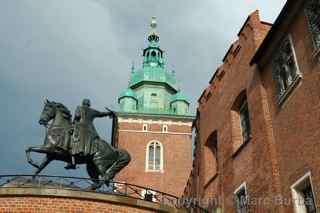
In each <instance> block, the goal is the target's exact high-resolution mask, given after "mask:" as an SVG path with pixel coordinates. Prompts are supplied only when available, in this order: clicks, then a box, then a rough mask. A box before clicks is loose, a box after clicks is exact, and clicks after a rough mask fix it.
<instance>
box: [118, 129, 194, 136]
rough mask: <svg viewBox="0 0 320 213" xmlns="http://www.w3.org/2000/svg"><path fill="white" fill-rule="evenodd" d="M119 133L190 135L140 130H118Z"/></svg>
mask: <svg viewBox="0 0 320 213" xmlns="http://www.w3.org/2000/svg"><path fill="white" fill-rule="evenodd" d="M118 131H119V132H133V133H152V134H167V135H192V133H185V132H162V131H147V132H146V131H141V130H130V129H119V130H118Z"/></svg>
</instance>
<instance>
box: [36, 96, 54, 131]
mask: <svg viewBox="0 0 320 213" xmlns="http://www.w3.org/2000/svg"><path fill="white" fill-rule="evenodd" d="M55 114H56V109H55V104H54V102H51V101H49V100H48V99H45V102H44V107H43V110H42V113H41V115H40V119H39V124H40V125H47V124H48V122H49V121H51V120H52V119H53V118H54V116H55Z"/></svg>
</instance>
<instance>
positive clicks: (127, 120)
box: [118, 117, 192, 127]
mask: <svg viewBox="0 0 320 213" xmlns="http://www.w3.org/2000/svg"><path fill="white" fill-rule="evenodd" d="M118 122H119V123H137V124H160V125H178V126H190V127H191V126H192V122H183V121H177V122H176V121H171V120H152V119H132V118H121V117H118Z"/></svg>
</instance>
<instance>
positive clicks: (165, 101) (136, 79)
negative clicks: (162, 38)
mask: <svg viewBox="0 0 320 213" xmlns="http://www.w3.org/2000/svg"><path fill="white" fill-rule="evenodd" d="M150 26H151V28H152V29H151V32H150V33H149V35H148V37H147V38H148V46H147V47H146V48H145V49H144V50H143V62H142V67H141V68H138V69H136V68H135V67H134V65H133V66H132V68H131V73H130V79H129V85H128V89H126V90H125V91H124V92H122V93H121V94H120V96H119V99H118V100H119V101H120V99H121V98H123V97H132V98H134V99H135V100H136V101H137V103H136V104H137V105H136V106H135V105H134V103H133V102H130V101H129V100H128V101H124V103H123V104H122V105H121V110H122V112H124V113H126V112H130V113H136V114H153V115H170V116H177V115H178V114H180V116H181V114H183V115H185V116H192V115H191V114H190V113H188V106H183V105H179V106H171V103H173V102H175V101H184V102H186V103H187V104H188V105H189V101H188V99H187V98H186V97H185V96H184V95H183V94H182V92H181V91H180V89H179V87H178V85H177V80H176V76H175V72H174V71H168V70H167V69H166V68H165V58H164V51H163V50H162V49H161V48H160V46H159V34H158V33H157V31H156V26H157V23H156V21H155V18H153V19H152V22H151V25H150Z"/></svg>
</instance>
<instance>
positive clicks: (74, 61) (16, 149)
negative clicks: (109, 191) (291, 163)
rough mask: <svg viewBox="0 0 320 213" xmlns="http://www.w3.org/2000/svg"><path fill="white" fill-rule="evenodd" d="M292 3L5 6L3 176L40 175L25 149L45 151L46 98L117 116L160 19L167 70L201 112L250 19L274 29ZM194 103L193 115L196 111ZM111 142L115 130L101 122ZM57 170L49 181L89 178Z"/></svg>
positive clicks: (104, 0)
mask: <svg viewBox="0 0 320 213" xmlns="http://www.w3.org/2000/svg"><path fill="white" fill-rule="evenodd" d="M284 3H285V0H268V1H265V0H199V1H194V0H159V1H155V0H128V1H119V0H1V2H0V59H1V61H0V97H1V101H0V109H1V110H0V118H1V126H0V136H1V142H0V144H1V150H0V174H17V173H19V174H21V173H31V172H32V171H33V169H32V168H31V166H29V165H28V164H27V162H26V160H25V153H24V150H25V148H26V147H27V146H30V145H40V144H42V142H43V138H44V133H45V132H44V128H43V127H41V126H39V125H38V123H37V122H38V119H39V115H40V112H41V111H42V108H43V98H44V97H48V98H49V99H50V100H54V101H58V102H62V103H64V104H65V105H66V106H67V107H69V108H70V109H71V110H72V111H74V109H75V107H76V106H77V105H78V104H79V103H80V102H81V99H82V98H85V97H89V98H90V99H91V101H92V105H93V107H95V108H97V109H100V110H103V108H104V106H109V107H116V106H117V96H118V94H119V93H120V92H121V91H122V90H123V89H125V88H126V86H127V83H128V77H129V72H130V67H131V63H132V61H134V62H135V64H136V67H140V65H141V60H142V59H141V53H142V49H143V48H144V47H145V46H146V44H147V43H146V34H147V33H148V31H149V22H150V19H151V16H156V17H157V19H158V31H159V33H160V45H161V47H162V49H164V50H165V51H166V61H167V68H168V69H174V70H175V71H176V74H177V78H178V80H179V82H180V85H181V88H182V89H183V91H184V93H185V94H186V95H187V96H188V97H189V98H190V100H191V101H192V102H193V103H195V102H196V100H197V98H198V97H199V96H200V95H201V92H202V90H203V89H204V88H205V87H206V86H207V84H208V81H209V79H210V77H211V76H212V74H213V72H214V71H215V70H216V67H217V66H218V65H219V64H220V63H221V59H222V57H223V56H224V54H225V52H226V51H227V49H228V48H229V46H230V44H231V42H232V41H234V40H235V39H236V34H237V33H238V31H239V29H240V27H241V26H242V24H243V22H244V21H245V19H246V17H247V16H248V14H249V13H251V12H253V11H254V10H256V9H260V13H261V16H262V20H264V21H269V22H273V21H274V19H275V18H276V16H277V15H278V13H279V12H280V9H281V8H282V6H283V5H284ZM194 106H195V105H194V104H193V107H192V108H193V109H194ZM96 125H97V126H98V131H99V133H100V135H101V136H102V137H103V138H104V139H106V140H108V141H110V138H111V136H110V127H111V123H110V120H108V119H100V120H97V121H96ZM63 166H64V163H59V162H54V163H51V164H50V165H49V166H48V167H47V169H46V170H45V171H44V172H43V174H52V175H80V176H86V173H85V170H84V168H82V169H78V170H77V171H72V172H66V171H65V170H64V168H63Z"/></svg>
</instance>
